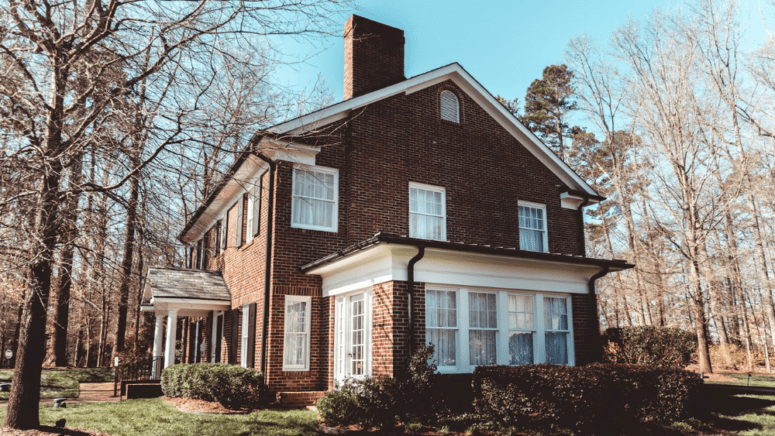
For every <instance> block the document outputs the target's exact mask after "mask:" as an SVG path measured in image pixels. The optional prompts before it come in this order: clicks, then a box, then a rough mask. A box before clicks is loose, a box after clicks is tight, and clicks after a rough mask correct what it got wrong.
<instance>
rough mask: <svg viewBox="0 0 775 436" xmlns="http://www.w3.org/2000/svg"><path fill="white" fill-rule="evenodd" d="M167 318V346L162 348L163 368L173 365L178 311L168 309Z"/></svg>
mask: <svg viewBox="0 0 775 436" xmlns="http://www.w3.org/2000/svg"><path fill="white" fill-rule="evenodd" d="M167 316H168V318H167V345H166V346H165V347H164V348H165V350H164V367H165V368H167V367H169V366H171V365H173V364H175V335H176V334H177V330H178V309H170V311H169V314H168V315H167Z"/></svg>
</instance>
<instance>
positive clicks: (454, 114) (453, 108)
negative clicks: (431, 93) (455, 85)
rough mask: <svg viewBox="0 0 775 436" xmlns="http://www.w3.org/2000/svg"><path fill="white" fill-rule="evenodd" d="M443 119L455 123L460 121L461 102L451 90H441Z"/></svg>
mask: <svg viewBox="0 0 775 436" xmlns="http://www.w3.org/2000/svg"><path fill="white" fill-rule="evenodd" d="M441 119H442V120H445V121H452V122H453V123H459V122H460V103H459V102H458V101H457V96H456V95H455V94H454V93H452V92H450V91H442V92H441Z"/></svg>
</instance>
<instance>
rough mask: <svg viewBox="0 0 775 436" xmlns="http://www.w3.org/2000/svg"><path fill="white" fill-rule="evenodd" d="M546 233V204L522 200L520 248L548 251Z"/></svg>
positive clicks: (520, 207)
mask: <svg viewBox="0 0 775 436" xmlns="http://www.w3.org/2000/svg"><path fill="white" fill-rule="evenodd" d="M546 234H547V232H546V206H545V205H543V204H536V203H528V202H524V201H520V202H519V249H520V250H527V251H541V252H548V251H549V243H548V241H547V237H546Z"/></svg>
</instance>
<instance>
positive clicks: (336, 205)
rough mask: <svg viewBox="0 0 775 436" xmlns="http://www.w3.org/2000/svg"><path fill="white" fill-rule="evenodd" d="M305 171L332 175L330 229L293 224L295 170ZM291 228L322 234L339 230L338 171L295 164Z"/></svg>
mask: <svg viewBox="0 0 775 436" xmlns="http://www.w3.org/2000/svg"><path fill="white" fill-rule="evenodd" d="M297 169H300V170H305V171H316V172H321V173H328V174H333V175H334V208H333V209H334V212H333V214H334V216H333V217H331V227H325V226H313V225H309V224H300V223H294V219H293V201H294V199H295V198H296V196H295V195H293V185H294V184H295V183H296V170H297ZM291 184H292V186H291V227H293V228H297V229H308V230H321V231H324V232H333V233H336V232H338V230H339V170H338V169H336V168H329V167H321V166H317V165H304V164H295V165H294V166H293V175H292V182H291Z"/></svg>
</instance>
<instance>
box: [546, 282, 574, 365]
mask: <svg viewBox="0 0 775 436" xmlns="http://www.w3.org/2000/svg"><path fill="white" fill-rule="evenodd" d="M544 318H545V319H544V328H545V329H546V344H545V347H546V363H551V364H553V365H567V364H568V336H569V333H570V328H569V326H568V299H567V298H553V297H546V298H544Z"/></svg>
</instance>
